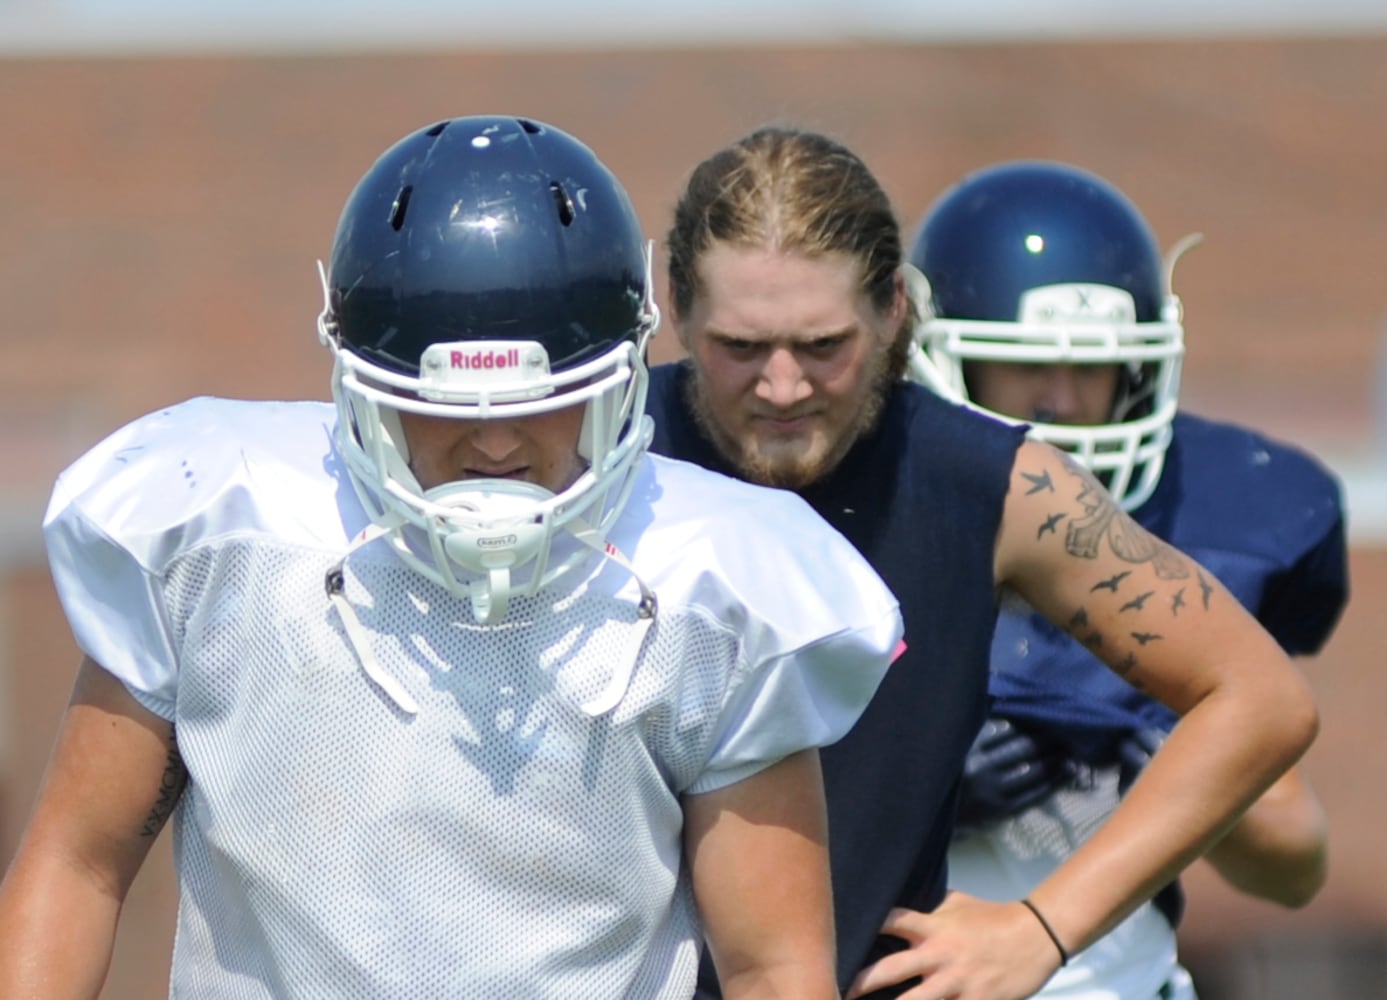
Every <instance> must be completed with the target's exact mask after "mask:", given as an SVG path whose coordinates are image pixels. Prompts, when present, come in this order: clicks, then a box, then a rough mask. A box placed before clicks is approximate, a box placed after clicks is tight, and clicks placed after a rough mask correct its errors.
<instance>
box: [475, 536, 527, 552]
mask: <svg viewBox="0 0 1387 1000" xmlns="http://www.w3.org/2000/svg"><path fill="white" fill-rule="evenodd" d="M519 540H520V539H519V538H517V537H516V536H515V535H497V536H495V537H494V538H478V539H477V548H479V549H500V548H504V547H505V546H507V545H514V544H515V543H516V542H518V541H519Z"/></svg>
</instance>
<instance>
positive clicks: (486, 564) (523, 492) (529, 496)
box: [325, 479, 658, 717]
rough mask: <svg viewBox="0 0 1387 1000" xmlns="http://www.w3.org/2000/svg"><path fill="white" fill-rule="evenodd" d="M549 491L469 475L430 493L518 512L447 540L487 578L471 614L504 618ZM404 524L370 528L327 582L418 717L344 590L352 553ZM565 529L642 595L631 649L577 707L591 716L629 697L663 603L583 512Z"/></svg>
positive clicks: (371, 666) (353, 630)
mask: <svg viewBox="0 0 1387 1000" xmlns="http://www.w3.org/2000/svg"><path fill="white" fill-rule="evenodd" d="M551 496H553V494H552V493H550V492H549V491H548V490H546V489H544V488H543V487H540V486H536V485H534V484H532V483H525V482H519V481H516V480H510V479H473V480H464V481H460V482H456V483H447V484H445V485H443V486H438V487H435V488H434V489H432V490H429V491H428V492H427V493H426V494H425V497H426V498H427V499H428V500H430V501H431V502H433V503H435V504H437V505H439V506H441V507H455V508H457V509H459V510H466V511H468V512H471V513H475V514H478V515H481V516H484V517H487V518H495V519H498V520H503V519H505V518H507V517H513V518H514V520H513V521H511V522H509V523H504V521H503V523H502V524H500V525H497V526H495V527H494V528H488V529H487V530H486V531H475V530H474V531H468V532H462V531H459V532H453V533H450V534H448V535H447V536H446V538H445V540H444V541H443V543H442V551H443V554H445V555H446V556H447V557H448V558H449V559H451V560H452V561H454V562H456V563H457V564H458V565H460V566H463V567H464V568H466V569H468V570H471V571H473V572H475V573H483V574H485V576H486V579H485V581H477V582H475V583H473V584H472V585H471V586H469V587H468V597H469V600H470V601H471V605H472V613H473V615H475V616H476V618H477V620H478V622H480V623H481V624H483V625H491V624H495V623H496V622H499V621H500V620H501V619H502V618H504V617H505V614H506V609H507V608H508V607H509V605H510V595H511V586H510V578H511V577H510V571H511V569H512V568H513V567H515V566H521V565H524V564H525V563H526V562H528V561H529V560H531V559H533V558H534V557H535V555H536V553H537V552H538V551H539V549H540V548H541V546H543V544H544V542H545V539H546V532H545V530H544V526H543V525H542V524H540V523H539V522H536V521H534V520H533V517H532V516H531V515H530V511H531V510H532V508H531V507H530V506H529V505H531V504H533V503H534V502H535V501H536V500H545V499H548V498H549V497H551ZM401 523H402V522H401V521H400V519H398V518H389V519H387V520H386V521H385V522H383V523H376V524H373V525H371V526H370V527H369V528H367V529H366V530H364V531H363V532H362V533H361V534H360V535H359V536H358V537H357V538H356V540H355V541H354V542H353V543H352V545H351V547H350V548H349V549H348V550H347V552H346V553H344V554H343V556H342V558H341V559H340V560H338V562H337V563H336V565H334V566H333V568H332V569H330V570H329V571H328V573H327V577H326V579H325V586H326V589H327V594H328V598H329V599H330V601H331V602H332V604H333V605H334V606H336V608H337V610H338V614H339V615H340V617H341V619H342V622H343V624H344V627H345V628H346V632H347V639H348V641H349V642H350V644H351V645H352V647H353V649H355V650H356V653H357V658H358V660H359V662H360V663H361V667H362V670H363V671H364V672H365V673H366V676H367V677H368V678H369V679H370V680H371V681H372V683H374V684H375V685H376V687H377V688H379V689H380V690H381V692H382V693H383V694H385V695H386V697H388V698H389V699H390V700H391V701H392V702H394V704H395V706H396V707H397V708H398V709H400V711H402V712H404V713H405V714H406V715H414V714H416V713H417V712H418V711H419V704H418V702H417V701H416V700H415V698H414V696H413V695H411V694H410V693H409V691H408V690H407V689H406V688H405V686H404V685H403V684H401V683H400V682H399V681H398V680H397V679H395V678H394V677H392V676H391V675H390V674H389V673H388V672H387V671H386V670H385V668H384V667H383V666H381V664H380V662H379V661H378V660H377V659H376V657H375V655H374V653H373V652H372V651H371V642H370V637H369V636H368V635H367V633H366V631H365V629H364V628H362V626H361V623H360V621H359V619H358V618H357V615H356V611H355V609H354V608H353V607H352V605H351V602H350V601H349V600H348V599H347V596H346V574H345V567H346V562H347V558H348V557H349V556H350V555H351V554H352V553H353V552H355V551H356V550H357V549H359V548H361V547H362V546H364V545H368V544H370V543H371V542H373V541H375V540H376V539H378V538H380V537H381V536H383V535H385V534H387V533H389V532H390V531H392V530H394V529H395V528H397V527H399V526H400V524H401ZM565 530H566V531H567V532H568V533H569V534H570V535H572V536H573V537H574V538H576V539H577V540H578V541H580V542H582V543H583V544H584V545H586V546H587V547H588V548H590V549H592V550H593V551H594V552H596V553H598V554H599V555H601V556H602V557H603V558H606V559H610V560H612V561H613V562H615V563H617V564H618V565H620V566H622V567H623V568H624V569H625V570H626V571H627V572H628V573H630V574H631V577H632V578H633V579H634V580H635V582H636V585H637V586H638V587H639V588H640V593H641V597H640V603H639V604H638V605H637V608H636V620H635V622H634V625H635V627H634V628H633V629H632V630H631V634H630V640H629V646H628V651H627V655H625V656H623V657H621V658H620V659H619V660H618V661H617V662H616V664H615V665H614V666H613V670H612V675H611V677H610V678H609V679H608V681H607V685H606V687H605V688H604V689H603V690H602V691H600V692H598V693H597V694H596V695H594V696H593V697H591V698H589V699H588V700H587V701H585V702H582V703H581V704H579V706H578V707H579V708H580V709H581V710H582V711H583V712H585V713H587V714H588V715H591V716H593V717H597V716H601V715H605V714H607V713H608V712H610V711H612V709H614V708H616V706H617V705H618V704H619V703H620V702H621V699H622V698H623V697H624V696H625V694H626V690H627V688H628V687H629V686H630V683H631V677H632V675H633V674H634V673H635V669H636V663H637V661H638V659H639V656H640V650H641V646H642V645H643V644H644V642H645V636H646V633H647V632H649V631H650V626H651V625H652V624H654V621H655V615H656V613H657V609H658V602H657V600H656V597H655V592H654V591H653V590H651V589H650V587H649V586H648V585H647V584H646V582H645V581H644V580H642V579H641V578H640V576H639V575H638V574H637V573H636V571H635V568H634V567H632V565H631V563H630V562H629V561H628V560H627V559H626V557H625V556H624V555H622V553H621V552H620V551H619V550H618V549H617V548H616V547H615V546H613V545H612V544H611V543H609V542H607V541H606V540H605V539H604V538H603V537H602V535H601V534H600V533H599V532H598V531H597V530H596V529H594V528H593V527H592V526H591V525H590V524H588V523H587V522H586V521H584V520H582V519H581V518H575V519H574V520H573V522H571V523H570V524H569V525H568V526H567V527H566V529H565ZM435 545H437V543H435Z"/></svg>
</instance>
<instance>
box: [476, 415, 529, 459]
mask: <svg viewBox="0 0 1387 1000" xmlns="http://www.w3.org/2000/svg"><path fill="white" fill-rule="evenodd" d="M467 443H468V445H470V446H471V448H472V450H473V451H475V452H477V453H478V454H479V455H481V456H482V457H484V458H485V459H486V460H487V461H490V462H500V461H503V460H504V459H506V458H508V457H509V456H510V455H511V454H512V453H513V452H515V451H516V450H517V449H518V448H519V447H520V434H519V432H518V430H517V428H516V427H515V425H514V423H513V422H512V421H510V420H478V421H476V422H475V423H473V425H472V426H471V427H469V428H468V434H467Z"/></svg>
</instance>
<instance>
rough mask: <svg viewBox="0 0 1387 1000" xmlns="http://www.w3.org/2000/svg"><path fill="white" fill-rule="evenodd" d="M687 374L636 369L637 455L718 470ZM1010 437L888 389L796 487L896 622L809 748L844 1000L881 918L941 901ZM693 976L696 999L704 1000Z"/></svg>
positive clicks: (993, 609) (989, 613)
mask: <svg viewBox="0 0 1387 1000" xmlns="http://www.w3.org/2000/svg"><path fill="white" fill-rule="evenodd" d="M688 375H689V373H688V370H687V368H686V363H684V362H678V363H674V364H666V365H661V366H657V367H656V368H654V369H652V372H651V388H650V399H649V403H648V406H647V411H648V412H649V413H650V414H651V416H653V417H654V420H655V439H654V443H653V444H652V446H651V450H652V451H654V452H657V453H659V454H662V455H667V456H670V457H672V458H679V459H684V460H686V461H691V462H695V463H697V464H699V465H702V466H705V467H707V468H710V469H714V470H716V471H719V472H722V473H726V474H734V473H733V470H732V469H731V468H730V467H729V466H728V465H727V463H726V462H725V461H723V460H722V458H721V457H720V456H719V455H718V453H717V451H716V450H715V448H714V446H713V445H712V443H711V442H710V441H709V440H708V439H707V438H706V436H704V435H703V433H702V432H701V431H700V429H699V428H698V426H697V425H696V423H695V422H694V420H693V418H692V416H691V415H690V410H689V407H688V406H687V404H686V401H685V386H686V383H687V379H688ZM1022 439H1023V431H1022V430H1020V429H1017V428H1014V427H1011V426H1008V425H1006V424H1003V423H1001V422H1000V421H994V420H991V419H989V418H987V417H984V416H982V415H980V414H977V413H975V412H973V411H971V410H968V409H966V408H964V407H961V406H957V405H955V404H952V403H949V402H946V401H944V400H942V399H940V398H939V397H937V396H935V395H934V394H932V393H931V392H929V391H928V390H927V389H925V388H923V387H921V386H919V385H915V384H911V383H901V384H900V385H898V386H896V387H895V388H894V389H893V390H892V393H891V396H890V398H889V400H888V401H887V404H886V406H885V408H884V410H883V412H882V414H881V417H880V419H879V420H878V423H877V426H876V427H875V428H874V429H873V430H872V431H871V432H869V433H868V434H867V435H865V436H864V437H863V438H862V439H860V440H859V441H858V442H857V443H856V444H855V445H854V446H853V448H852V449H851V451H849V453H848V454H847V455H846V456H845V457H844V459H843V461H842V462H841V463H840V464H839V466H838V467H837V468H836V469H835V470H833V472H832V473H830V474H829V475H828V476H827V477H826V478H824V479H821V480H819V481H818V482H816V483H813V484H812V485H810V486H809V487H808V488H806V489H803V490H801V491H799V492H800V495H801V496H802V497H803V498H804V499H805V500H806V501H808V502H809V504H810V505H811V506H813V508H814V509H815V510H816V511H818V513H819V514H820V515H821V516H822V517H823V518H824V519H825V520H827V521H828V522H829V523H830V524H832V525H833V527H835V528H837V529H838V531H839V532H841V533H842V534H843V535H844V536H845V537H846V538H847V539H848V540H849V541H850V542H852V544H853V545H854V546H856V547H857V549H858V550H859V551H860V552H861V553H862V554H863V555H864V556H865V557H866V558H867V560H868V561H869V562H870V563H871V564H872V566H873V567H874V568H875V569H876V571H877V572H878V573H879V574H880V576H881V578H882V579H883V580H884V581H885V582H886V584H887V586H889V587H890V588H891V590H892V591H893V592H894V593H895V595H896V597H897V599H898V600H899V601H900V605H901V612H902V616H903V618H904V620H905V643H906V650H905V652H904V653H903V654H902V655H901V657H900V659H899V660H897V661H896V663H895V664H894V665H893V666H892V668H891V669H890V670H889V671H887V674H886V679H885V681H884V682H883V683H882V686H881V688H880V690H879V691H878V693H877V695H876V697H875V698H873V700H872V702H871V704H870V705H869V706H868V708H867V711H866V712H865V713H864V714H863V716H862V718H861V719H860V720H859V721H858V723H857V725H856V726H855V727H853V729H852V731H851V732H849V733H848V735H847V736H846V737H844V738H843V739H842V740H840V741H839V742H838V743H836V744H834V745H832V746H829V747H826V748H824V749H823V750H822V751H821V752H820V756H821V759H822V763H823V771H824V783H825V786H826V791H827V797H828V814H829V826H830V832H829V845H830V846H829V850H830V860H831V866H832V873H833V895H834V911H835V912H834V916H835V919H836V921H837V931H838V980H839V986H840V988H842V989H844V990H846V988H847V986H848V984H849V983H850V982H851V981H852V979H853V977H854V976H856V974H857V973H858V971H859V970H860V969H861V968H862V967H863V966H865V965H867V964H868V963H870V962H871V961H873V960H875V959H876V958H878V957H880V956H881V955H883V954H886V953H887V952H888V951H891V950H894V949H896V948H898V947H899V945H900V943H899V942H897V941H894V940H893V939H889V938H882V937H880V936H879V935H878V933H877V931H878V929H879V928H880V926H881V924H882V922H883V921H884V920H885V918H886V915H887V913H888V912H889V911H890V909H891V908H892V907H893V906H908V907H911V908H912V909H916V910H930V909H933V908H934V907H935V906H937V905H938V904H939V903H940V901H941V900H942V899H943V898H944V892H945V889H946V887H947V881H948V872H947V867H946V866H947V860H946V859H947V853H948V847H949V840H950V837H951V835H952V832H953V823H954V813H955V809H956V804H957V794H958V783H959V777H960V774H961V772H962V768H963V760H964V757H965V755H966V754H967V752H968V748H969V746H970V745H971V744H972V742H973V737H974V736H975V735H976V734H977V731H978V729H979V727H980V726H981V725H982V723H983V720H984V719H985V718H986V715H987V707H988V694H987V675H988V656H989V649H990V647H991V641H992V632H993V626H994V623H995V621H996V616H997V603H996V593H995V590H996V588H995V585H994V580H993V577H992V563H993V556H994V547H995V543H996V538H997V533H998V528H999V526H1000V524H1001V519H1002V508H1003V503H1004V501H1005V498H1006V493H1007V486H1008V482H1009V479H1010V473H1011V467H1012V463H1013V462H1014V460H1015V456H1016V450H1017V448H1018V447H1019V446H1020V444H1021V441H1022ZM709 965H710V963H709V962H708V961H707V960H706V958H705V962H704V969H703V974H702V975H701V977H700V985H699V996H700V997H715V996H718V995H719V994H718V992H717V987H716V982H715V979H714V977H713V975H712V970H711V968H710V967H709ZM898 992H899V991H898V990H892V991H882V992H880V993H877V994H873V995H874V996H881V997H885V996H895V995H897V993H898Z"/></svg>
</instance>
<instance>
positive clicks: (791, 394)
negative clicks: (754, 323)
mask: <svg viewBox="0 0 1387 1000" xmlns="http://www.w3.org/2000/svg"><path fill="white" fill-rule="evenodd" d="M813 391H814V390H813V387H812V386H811V385H810V384H809V379H808V378H807V377H806V376H805V374H804V366H803V365H801V364H800V362H799V359H798V358H796V357H795V352H794V351H792V350H790V349H789V348H788V347H774V348H772V349H771V352H770V355H769V356H768V357H767V358H766V364H765V367H764V368H762V369H761V377H760V379H759V380H758V381H757V384H756V395H757V396H758V397H759V398H760V399H763V400H765V401H766V402H767V403H769V404H770V405H772V406H774V407H775V408H776V409H781V410H785V409H789V408H790V407H792V406H794V405H795V404H796V403H798V402H800V401H802V400H805V399H808V398H809V396H810V395H811V394H812V393H813Z"/></svg>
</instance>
